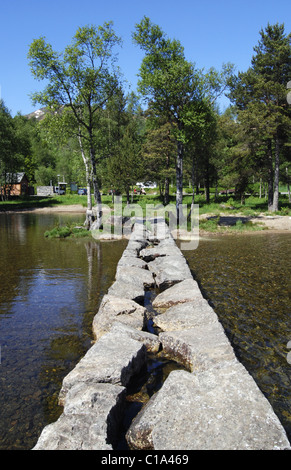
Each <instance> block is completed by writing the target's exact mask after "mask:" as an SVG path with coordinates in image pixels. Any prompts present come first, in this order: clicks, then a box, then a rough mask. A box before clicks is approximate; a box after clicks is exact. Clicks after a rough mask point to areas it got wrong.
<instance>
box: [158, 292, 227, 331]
mask: <svg viewBox="0 0 291 470" xmlns="http://www.w3.org/2000/svg"><path fill="white" fill-rule="evenodd" d="M153 322H154V326H156V327H158V328H159V329H160V330H162V331H173V330H188V329H190V328H196V327H199V326H204V325H209V324H211V323H217V322H218V318H217V315H216V313H215V312H214V310H213V308H212V307H211V306H210V305H209V303H208V302H207V300H206V299H198V300H196V301H192V302H185V303H182V304H177V305H174V306H173V307H170V308H169V309H167V310H166V311H165V312H164V313H162V314H160V315H157V316H155V317H153Z"/></svg>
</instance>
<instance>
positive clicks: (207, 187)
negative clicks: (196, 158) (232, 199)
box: [204, 156, 210, 204]
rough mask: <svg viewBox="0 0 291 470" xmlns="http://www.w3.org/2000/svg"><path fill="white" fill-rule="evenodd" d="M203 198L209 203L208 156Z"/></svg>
mask: <svg viewBox="0 0 291 470" xmlns="http://www.w3.org/2000/svg"><path fill="white" fill-rule="evenodd" d="M204 184H205V200H206V203H207V204H209V202H210V182H209V160H208V156H207V157H206V168H205V179H204Z"/></svg>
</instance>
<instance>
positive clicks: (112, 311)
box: [92, 295, 146, 340]
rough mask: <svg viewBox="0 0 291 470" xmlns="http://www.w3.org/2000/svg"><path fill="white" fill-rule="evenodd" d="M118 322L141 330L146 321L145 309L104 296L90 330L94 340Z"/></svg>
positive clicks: (132, 301)
mask: <svg viewBox="0 0 291 470" xmlns="http://www.w3.org/2000/svg"><path fill="white" fill-rule="evenodd" d="M116 320H118V321H119V322H121V323H126V324H128V325H131V326H133V327H134V328H136V329H137V330H142V329H143V328H144V326H145V321H146V309H145V308H144V307H142V306H141V305H139V304H138V303H136V302H134V300H131V299H125V298H123V297H122V298H121V297H115V296H112V295H104V297H103V299H102V301H101V304H100V307H99V310H98V312H97V314H96V315H95V316H94V318H93V323H92V329H93V335H94V338H95V339H96V340H98V339H99V338H101V336H103V334H105V333H108V331H109V330H110V329H111V326H112V325H113V323H114V322H115V321H116Z"/></svg>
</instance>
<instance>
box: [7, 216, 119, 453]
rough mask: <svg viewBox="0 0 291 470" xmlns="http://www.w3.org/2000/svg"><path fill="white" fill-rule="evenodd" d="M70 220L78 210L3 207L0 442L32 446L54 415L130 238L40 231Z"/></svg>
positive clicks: (12, 446)
mask: <svg viewBox="0 0 291 470" xmlns="http://www.w3.org/2000/svg"><path fill="white" fill-rule="evenodd" d="M72 220H74V221H80V222H81V221H82V215H81V216H80V215H78V216H76V215H75V216H72V215H51V214H49V215H39V214H38V215H37V214H33V213H22V214H16V213H15V214H6V215H5V214H0V250H1V251H0V253H1V256H0V352H1V363H0V416H1V418H0V450H1V449H2V450H5V449H24V450H25V449H30V448H32V447H33V446H34V444H35V443H36V441H37V439H38V437H39V435H40V433H41V431H42V429H43V427H44V426H45V425H46V424H48V423H50V422H53V421H55V420H56V419H57V418H58V416H59V414H60V413H61V411H62V409H61V408H60V407H59V406H58V405H57V399H58V393H59V390H60V387H61V383H62V379H63V377H64V376H65V375H67V373H68V372H69V371H70V370H71V369H72V368H73V367H74V366H75V364H76V363H77V362H78V361H79V359H80V357H82V356H83V355H84V354H85V352H86V350H87V349H88V348H89V347H90V345H91V340H92V319H93V316H94V315H95V314H96V312H97V309H98V305H99V302H100V300H101V298H102V297H103V295H104V294H105V293H106V292H107V290H108V288H109V286H110V285H111V284H112V282H113V280H114V276H115V271H116V264H117V262H118V260H119V258H120V256H121V254H122V251H123V249H124V247H125V245H126V243H127V242H126V241H118V242H116V241H115V242H113V241H112V242H103V243H98V242H95V241H93V242H92V241H87V242H85V241H84V240H79V241H73V240H47V239H45V238H44V236H43V234H44V232H45V231H46V230H47V229H51V228H52V227H53V226H54V225H55V224H56V223H62V224H65V223H66V222H67V221H72Z"/></svg>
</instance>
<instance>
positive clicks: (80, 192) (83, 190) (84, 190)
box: [78, 188, 87, 196]
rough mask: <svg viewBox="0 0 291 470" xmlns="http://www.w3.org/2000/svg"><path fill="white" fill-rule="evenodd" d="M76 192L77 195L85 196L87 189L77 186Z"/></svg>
mask: <svg viewBox="0 0 291 470" xmlns="http://www.w3.org/2000/svg"><path fill="white" fill-rule="evenodd" d="M78 194H79V196H86V195H87V189H86V188H79V189H78Z"/></svg>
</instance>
